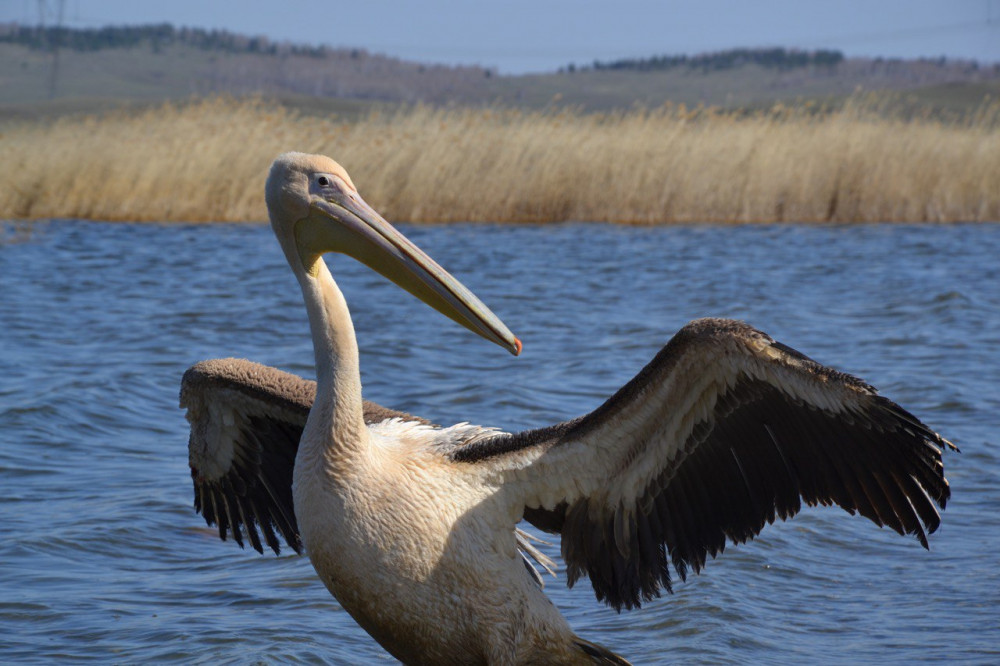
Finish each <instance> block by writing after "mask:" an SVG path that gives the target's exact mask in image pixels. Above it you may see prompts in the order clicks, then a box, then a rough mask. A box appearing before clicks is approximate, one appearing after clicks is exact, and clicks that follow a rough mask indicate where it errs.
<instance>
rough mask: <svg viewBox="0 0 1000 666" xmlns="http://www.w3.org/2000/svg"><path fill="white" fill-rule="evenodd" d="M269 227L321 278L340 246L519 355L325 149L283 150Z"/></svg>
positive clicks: (271, 180)
mask: <svg viewBox="0 0 1000 666" xmlns="http://www.w3.org/2000/svg"><path fill="white" fill-rule="evenodd" d="M266 195H267V210H268V213H269V214H270V216H271V226H272V228H273V229H274V234H275V236H277V237H278V241H279V242H280V243H281V246H282V248H283V249H284V251H285V256H286V257H287V258H288V261H289V263H290V264H292V268H293V269H294V270H296V272H301V273H303V274H305V275H311V276H314V277H315V276H316V274H317V272H318V271H319V270H320V268H321V266H322V255H323V254H324V253H326V252H341V253H343V254H346V255H349V256H351V257H354V258H355V259H357V260H358V261H360V262H362V263H363V264H365V265H366V266H368V267H369V268H371V269H373V270H375V271H377V272H378V273H380V274H382V275H383V276H385V277H387V278H388V279H390V280H392V281H393V282H395V283H396V284H397V285H399V286H400V287H402V288H403V289H405V290H407V291H408V292H410V293H411V294H413V295H414V296H416V297H417V298H419V299H420V300H422V301H423V302H424V303H427V304H428V305H430V306H431V307H432V308H434V309H435V310H437V311H438V312H441V313H442V314H444V315H445V316H447V317H449V318H451V319H453V320H455V321H456V322H458V323H459V324H461V325H463V326H465V327H466V328H468V329H469V330H471V331H472V332H474V333H478V334H479V335H481V336H482V337H484V338H486V339H487V340H490V341H491V342H495V343H496V344H498V345H500V346H501V347H503V348H504V349H506V350H508V351H509V352H511V353H512V354H514V355H517V354H519V353H520V351H521V341H520V340H518V339H517V338H516V337H514V334H513V333H511V332H510V330H509V329H508V328H507V327H506V326H505V325H504V323H503V322H502V321H500V319H499V318H498V317H497V316H496V315H495V314H493V313H492V312H491V311H490V309H489V308H487V307H486V306H485V305H483V303H482V301H480V300H479V299H478V298H476V296H475V295H474V294H473V293H472V292H471V291H469V290H468V289H466V288H465V286H464V285H462V283H460V282H459V281H458V280H456V279H455V278H454V277H452V276H451V275H450V274H448V272H447V271H445V270H444V269H443V268H441V267H440V266H438V265H437V263H435V262H434V260H433V259H431V258H430V257H428V256H427V255H426V254H425V253H424V252H423V251H422V250H421V249H420V248H418V247H417V246H416V245H414V244H413V243H411V242H410V241H409V240H408V239H407V238H406V237H405V236H403V234H401V233H399V232H398V231H396V229H394V228H393V227H392V225H390V224H389V223H388V222H386V221H385V220H384V219H383V218H382V216H381V215H379V214H378V213H376V212H375V210H374V209H373V208H372V207H371V206H369V205H368V204H367V203H365V201H364V199H362V198H361V195H359V194H358V190H357V188H356V187H354V183H353V182H351V177H350V176H349V175H347V171H346V170H345V169H344V167H342V166H340V165H339V164H337V163H336V162H334V161H333V160H331V159H330V158H329V157H324V156H323V155H306V154H304V153H284V154H282V155H279V156H278V158H277V159H276V160H274V163H273V164H272V165H271V172H270V174H269V175H268V177H267V186H266Z"/></svg>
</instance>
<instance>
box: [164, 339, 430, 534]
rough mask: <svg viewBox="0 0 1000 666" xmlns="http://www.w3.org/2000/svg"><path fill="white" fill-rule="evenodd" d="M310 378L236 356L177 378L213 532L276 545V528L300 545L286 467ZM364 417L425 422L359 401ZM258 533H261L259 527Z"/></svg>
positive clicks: (291, 461) (197, 494) (197, 495)
mask: <svg viewBox="0 0 1000 666" xmlns="http://www.w3.org/2000/svg"><path fill="white" fill-rule="evenodd" d="M315 396H316V383H315V382H312V381H308V380H305V379H302V378H301V377H298V376H296V375H293V374H290V373H287V372H283V371H281V370H278V369H276V368H271V367H268V366H265V365H261V364H259V363H253V362H251V361H245V360H241V359H231V358H229V359H217V360H211V361H202V362H201V363H198V364H196V365H194V366H192V367H191V368H189V369H188V370H187V372H185V373H184V377H183V379H182V380H181V394H180V405H181V407H183V408H186V409H187V419H188V421H189V422H190V423H191V437H190V439H189V441H188V456H189V463H190V466H191V478H192V480H193V481H194V506H195V510H196V511H198V512H199V513H201V514H202V515H203V516H204V517H205V522H207V523H208V524H209V525H218V528H219V537H220V538H221V539H222V540H225V539H226V537H227V534H229V533H232V535H233V539H235V541H236V543H238V544H239V545H240V547H242V546H243V539H244V537H245V538H246V539H247V540H249V542H250V545H252V546H253V548H254V549H255V550H257V551H258V552H263V550H264V548H263V547H264V545H265V544H266V545H267V546H268V547H269V548H271V549H272V550H273V551H274V552H275V553H279V552H280V550H281V543H280V539H279V535H280V536H281V537H282V538H283V539H284V541H285V543H287V544H288V545H289V546H290V547H291V548H292V549H293V550H295V552H297V553H301V552H302V542H301V540H300V538H299V531H298V526H297V525H296V522H295V510H294V506H293V503H292V470H293V468H294V465H295V454H296V452H297V451H298V447H299V438H300V437H301V436H302V429H303V428H304V427H305V423H306V418H307V417H308V416H309V409H310V408H311V407H312V403H313V400H314V399H315ZM364 410H365V422H366V423H379V422H381V421H384V420H386V419H390V418H401V419H404V420H409V421H419V422H421V423H427V421H425V420H423V419H419V418H416V417H413V416H410V415H409V414H405V413H403V412H397V411H394V410H391V409H387V408H385V407H382V406H381V405H378V404H376V403H373V402H368V401H365V403H364ZM258 528H259V530H260V532H262V533H263V541H262V540H261V534H260V533H258Z"/></svg>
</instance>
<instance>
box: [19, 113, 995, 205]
mask: <svg viewBox="0 0 1000 666" xmlns="http://www.w3.org/2000/svg"><path fill="white" fill-rule="evenodd" d="M876 107H877V105H876V104H873V103H871V102H870V101H864V100H856V101H853V102H851V103H848V104H847V105H846V106H844V107H843V108H842V109H840V110H837V111H831V112H824V113H816V112H813V111H811V110H810V109H807V108H804V107H800V108H782V107H776V108H774V109H771V110H769V111H766V112H760V113H757V114H752V115H746V114H734V113H722V112H717V111H712V110H706V109H694V110H690V109H685V108H683V107H665V108H662V109H657V110H634V111H630V112H624V113H618V114H604V115H595V114H583V113H577V112H573V111H566V110H561V111H559V110H553V111H547V112H529V111H517V110H500V109H450V110H449V109H444V110H442V109H433V108H427V107H419V106H418V107H413V108H408V109H405V110H400V111H398V112H393V113H373V114H371V115H369V116H367V117H365V118H363V119H362V120H359V121H355V122H343V121H339V120H337V119H336V118H317V117H309V116H303V115H299V114H296V113H295V112H292V111H289V110H286V109H283V108H281V107H279V106H276V105H271V104H268V103H266V102H263V101H260V100H249V101H237V100H231V99H211V100H203V101H198V102H191V103H187V104H183V105H172V104H168V105H164V106H162V107H159V108H155V109H151V110H148V111H144V112H140V113H126V112H118V113H112V114H109V115H105V116H102V117H91V118H83V119H79V118H78V119H63V120H59V121H57V122H54V123H41V122H39V123H28V124H22V125H19V126H14V127H8V128H6V130H5V131H4V132H3V134H2V135H0V154H2V155H3V159H2V162H0V172H2V173H0V177H2V179H3V182H4V187H3V188H0V218H52V217H73V218H91V219H104V220H138V221H142V220H152V221H239V220H262V219H265V217H266V212H265V209H264V205H263V200H262V199H263V194H262V192H263V183H264V179H265V177H266V173H267V168H268V165H269V164H270V162H271V160H272V159H273V158H274V156H275V155H277V154H278V153H280V152H282V151H286V150H300V151H305V152H319V153H325V154H327V155H330V156H332V157H334V158H335V159H337V160H338V161H340V162H341V163H342V164H343V165H344V166H345V167H346V168H347V169H348V171H349V172H350V173H351V175H352V177H353V179H354V182H355V183H356V184H357V185H358V187H359V189H360V190H361V193H362V195H363V196H364V197H365V198H366V199H367V200H368V201H369V203H371V204H372V205H373V206H374V207H375V208H377V209H379V210H381V211H382V212H383V213H384V214H385V215H386V216H387V217H388V218H389V219H392V220H398V221H411V222H452V221H496V222H550V221H561V220H581V221H590V220H593V221H609V222H623V223H639V224H656V223H678V222H685V223H686V222H732V223H739V222H763V221H795V222H872V221H909V222H928V221H929V222H949V221H987V220H990V221H996V220H1000V131H998V128H1000V104H998V103H993V104H991V105H986V106H984V107H982V108H981V109H980V110H979V112H978V113H976V114H975V115H974V116H972V117H970V118H969V119H968V120H966V121H963V122H957V123H956V122H951V123H942V122H938V121H934V120H933V119H930V118H916V119H913V118H910V119H902V118H894V117H892V116H891V114H886V113H884V112H882V111H881V110H879V109H878V108H876Z"/></svg>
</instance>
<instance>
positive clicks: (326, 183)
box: [316, 176, 330, 187]
mask: <svg viewBox="0 0 1000 666" xmlns="http://www.w3.org/2000/svg"><path fill="white" fill-rule="evenodd" d="M316 184H317V185H319V186H320V187H330V179H329V178H327V177H326V176H320V177H319V178H317V179H316Z"/></svg>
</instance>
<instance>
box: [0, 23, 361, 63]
mask: <svg viewBox="0 0 1000 666" xmlns="http://www.w3.org/2000/svg"><path fill="white" fill-rule="evenodd" d="M2 42H6V43H9V44H20V45H22V46H27V47H28V48H32V49H38V50H52V49H72V50H75V51H100V50H102V49H122V48H134V47H137V46H144V45H148V46H149V47H150V48H152V49H153V50H154V51H158V50H160V49H162V48H163V47H165V46H169V45H171V44H186V45H190V46H194V47H197V48H200V49H204V50H206V51H225V52H229V53H263V54H274V55H277V54H279V53H280V54H293V55H307V56H313V57H316V58H322V57H325V56H326V55H327V54H328V52H329V50H330V49H328V48H327V47H325V46H299V45H293V44H288V43H280V44H279V43H275V42H272V41H271V40H269V39H268V38H266V37H247V36H246V35H238V34H235V33H232V32H228V31H226V30H205V29H204V28H185V27H182V28H175V27H174V26H173V25H171V24H169V23H157V24H151V25H134V26H105V27H103V28H66V27H61V26H60V27H54V26H22V25H18V24H16V23H7V24H0V43H2ZM354 53H355V52H352V55H354ZM357 55H358V56H360V55H361V52H360V51H359V52H357Z"/></svg>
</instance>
